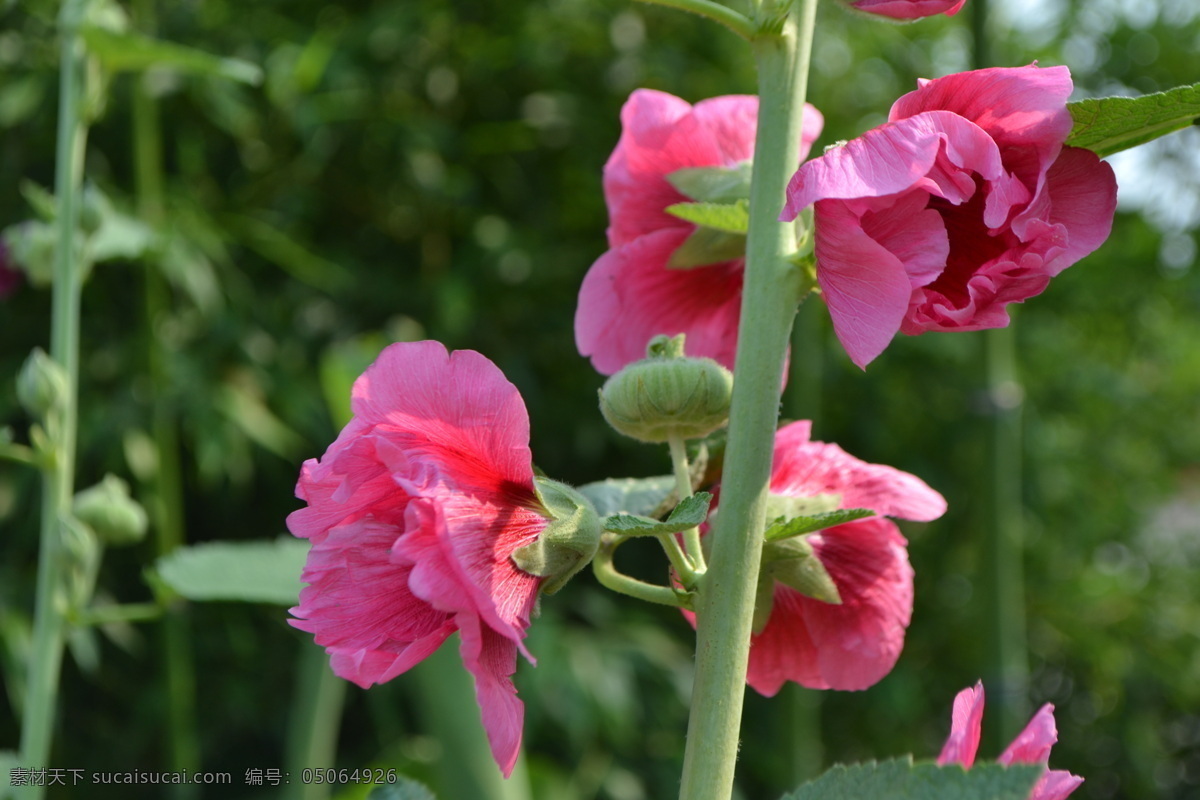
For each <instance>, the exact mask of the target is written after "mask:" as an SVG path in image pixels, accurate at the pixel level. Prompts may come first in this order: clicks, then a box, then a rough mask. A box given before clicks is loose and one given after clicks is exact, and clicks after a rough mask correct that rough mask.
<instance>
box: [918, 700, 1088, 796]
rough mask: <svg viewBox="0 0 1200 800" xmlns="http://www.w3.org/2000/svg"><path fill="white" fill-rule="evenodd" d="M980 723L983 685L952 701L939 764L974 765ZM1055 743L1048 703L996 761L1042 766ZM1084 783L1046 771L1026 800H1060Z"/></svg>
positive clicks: (1064, 775)
mask: <svg viewBox="0 0 1200 800" xmlns="http://www.w3.org/2000/svg"><path fill="white" fill-rule="evenodd" d="M982 724H983V683H982V682H980V683H976V684H975V686H974V687H972V688H967V689H963V690H962V691H961V692H959V693H958V695H957V696H956V697H955V698H954V710H953V711H952V712H951V722H950V736H949V737H948V738H947V739H946V744H945V745H944V746H943V747H942V752H941V754H940V755H939V756H938V764H941V765H945V764H961V765H962V766H963V767H965V768H967V769H970V767H971V766H972V765H973V764H974V763H975V753H976V751H978V749H979V737H980V733H981V728H982ZM1057 741H1058V730H1057V728H1056V727H1055V725H1054V706H1052V705H1051V704H1049V703H1047V704H1046V705H1044V706H1042V707H1041V708H1040V709H1038V712H1037V713H1036V714H1034V715H1033V719H1031V720H1029V724H1028V725H1026V726H1025V730H1023V731H1021V732H1020V733H1019V734H1017V738H1016V739H1013V741H1012V744H1010V745H1009V746H1008V747H1007V748H1005V750H1004V752H1003V753H1001V754H1000V758H998V759H997V761H999V762H1000V763H1001V764H1005V765H1009V764H1041V765H1042V766H1046V765H1047V763H1048V762H1049V760H1050V748H1051V747H1053V746H1054V743H1055V742H1057ZM1082 783H1083V778H1080V777H1079V776H1077V775H1072V774H1071V773H1069V772H1067V771H1066V770H1052V769H1047V770H1046V771H1045V773H1043V774H1042V777H1041V778H1039V779H1038V782H1037V783H1036V784H1034V786H1033V789H1032V790H1031V791H1030V793H1029V800H1063V798H1064V797H1066V796H1067V795H1069V794H1071V792H1073V791H1075V790H1076V789H1077V788H1079V785H1080V784H1082Z"/></svg>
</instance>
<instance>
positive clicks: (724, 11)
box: [641, 0, 754, 39]
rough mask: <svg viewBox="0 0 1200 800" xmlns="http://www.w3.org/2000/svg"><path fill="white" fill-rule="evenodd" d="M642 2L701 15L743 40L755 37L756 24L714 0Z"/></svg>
mask: <svg viewBox="0 0 1200 800" xmlns="http://www.w3.org/2000/svg"><path fill="white" fill-rule="evenodd" d="M641 2H643V3H649V4H652V5H659V6H667V7H669V8H678V9H680V10H682V11H690V12H692V13H693V14H699V15H700V16H702V17H707V18H709V19H711V20H713V21H714V22H719V23H721V24H722V25H724V26H725V27H726V28H729V30H731V31H733V32H734V33H736V34H737V35H738V36H741V37H742V38H743V39H750V38H752V37H753V36H754V23H752V22H751V21H750V20H749V19H748V18H746V17H745V16H743V15H742V14H739V13H738V12H737V11H734V10H733V9H732V8H729V7H728V6H723V5H721V4H720V3H715V2H713V1H712V0H641Z"/></svg>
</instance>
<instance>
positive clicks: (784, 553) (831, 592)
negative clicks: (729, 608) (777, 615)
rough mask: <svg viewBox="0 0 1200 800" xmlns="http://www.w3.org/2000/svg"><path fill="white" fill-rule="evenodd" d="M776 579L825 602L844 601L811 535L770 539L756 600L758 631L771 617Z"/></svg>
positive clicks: (755, 611)
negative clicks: (775, 540)
mask: <svg viewBox="0 0 1200 800" xmlns="http://www.w3.org/2000/svg"><path fill="white" fill-rule="evenodd" d="M776 581H778V582H780V583H782V584H784V585H785V586H790V587H791V588H793V589H795V590H796V591H798V592H800V593H801V594H803V595H805V596H806V597H811V598H813V599H814V600H820V601H821V602H822V603H831V604H833V605H841V603H842V596H841V593H840V592H838V588H837V584H835V583H834V581H833V577H832V576H831V575H830V574H829V571H828V570H826V569H825V566H824V565H823V564H822V563H821V559H819V558H817V555H816V553H815V552H814V550H813V546H812V542H810V541H809V540H808V536H807V535H804V536H793V537H792V538H790V539H783V540H781V541H777V542H767V543H766V544H765V545H764V546H763V555H762V567H761V570H760V572H759V576H758V592H757V595H756V597H755V602H754V632H755V633H762V630H763V628H765V627H766V625H767V620H769V619H770V618H771V605H772V603H773V600H774V596H775V582H776Z"/></svg>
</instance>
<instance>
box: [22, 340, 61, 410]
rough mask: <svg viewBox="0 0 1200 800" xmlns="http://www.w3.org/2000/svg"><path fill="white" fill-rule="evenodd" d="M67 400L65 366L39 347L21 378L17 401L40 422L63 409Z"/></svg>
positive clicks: (23, 367) (26, 361)
mask: <svg viewBox="0 0 1200 800" xmlns="http://www.w3.org/2000/svg"><path fill="white" fill-rule="evenodd" d="M66 398H67V373H66V371H65V370H64V369H63V368H62V366H61V365H60V364H59V363H58V362H57V361H55V360H54V359H52V358H51V357H50V356H48V355H46V351H45V350H43V349H42V348H40V347H35V348H34V350H33V352H32V353H30V354H29V357H28V358H27V359H25V364H24V366H22V367H21V372H20V373H19V374H18V375H17V399H18V400H19V401H20V402H21V405H22V406H23V407H24V408H25V410H26V411H28V412H29V413H30V414H32V415H33V416H34V417H37V418H38V419H46V418H47V417H48V416H49V415H50V414H51V413H53V412H55V411H57V410H59V409H61V408H62V407H63V405H64V403H65V402H66Z"/></svg>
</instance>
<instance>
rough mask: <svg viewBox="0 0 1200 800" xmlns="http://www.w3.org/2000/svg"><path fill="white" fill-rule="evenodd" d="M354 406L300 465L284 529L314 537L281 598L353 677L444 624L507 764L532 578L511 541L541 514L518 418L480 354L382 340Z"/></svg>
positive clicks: (535, 527)
mask: <svg viewBox="0 0 1200 800" xmlns="http://www.w3.org/2000/svg"><path fill="white" fill-rule="evenodd" d="M352 408H353V410H354V418H353V419H352V420H351V422H350V423H349V424H348V425H347V426H346V427H345V429H344V430H342V432H341V434H340V435H339V436H338V438H337V440H336V441H334V443H333V444H332V445H330V446H329V449H328V450H326V451H325V455H324V456H322V457H321V459H320V460H319V461H318V460H316V459H310V460H309V461H306V462H305V463H304V467H303V469H302V471H301V474H300V481H299V483H298V484H297V486H296V494H297V496H298V497H299V498H300V499H302V500H304V501H305V502H306V503H307V506H306V507H305V508H302V509H300V510H298V511H295V512H293V513H292V514H291V515H290V516H289V517H288V528H289V529H290V530H291V531H292V533H293V534H295V535H296V536H298V537H301V538H304V539H308V540H309V541H310V542H311V543H312V548H311V549H310V550H309V554H308V560H307V563H306V564H305V567H304V572H303V575H302V578H303V580H304V581H305V582H306V583H307V584H309V585H308V586H307V587H305V588H304V589H303V590H302V591H301V593H300V604H299V605H298V606H297V607H295V608H293V609H292V610H291V612H292V614H293V615H294V616H295V617H296V619H293V620H289V622H291V624H292V625H294V626H295V627H297V628H299V629H301V630H304V631H308V632H310V633H313V634H315V640H316V643H317V644H319V645H322V646H323V647H325V650H326V652H328V653H329V655H330V657H331V658H330V660H331V666H332V667H333V671H334V672H335V673H337V674H338V675H339V676H341V677H343V678H346V679H347V680H350V681H353V682H354V683H356V684H358V685H359V686H361V687H363V688H366V687H368V686H370V685H371V684H374V683H383V682H384V681H388V680H391V679H392V678H394V677H396V676H397V675H399V674H400V673H402V672H404V671H405V670H407V669H409V668H410V667H412V666H413V665H415V664H416V663H418V662H419V661H421V660H422V659H424V658H425V657H426V656H428V655H430V654H431V653H432V652H433V651H434V650H436V649H437V648H438V646H439V645H441V644H442V642H443V641H444V640H445V639H446V638H447V637H448V636H449V635H450V634H451V633H453V632H455V631H458V632H459V633H460V634H461V639H462V648H461V650H462V657H463V662H464V663H465V664H466V667H467V669H468V670H470V672H471V673H472V674H473V675H474V676H475V689H476V695H477V698H478V700H479V705H480V708H481V709H482V715H483V725H484V728H485V729H486V730H487V735H488V740H489V741H490V743H491V747H492V752H493V754H494V755H495V757H496V761H497V763H498V764H499V765H500V768H501V769H502V770H503V772H504V774H505V775H508V774H509V773H510V772H511V771H512V768H513V765H514V763H515V762H516V758H517V752H518V749H519V747H520V743H521V724H522V718H523V715H524V706H523V705H522V703H521V701H520V700H519V699H517V696H516V689H515V688H514V687H513V683H512V678H511V676H512V674H513V672H514V671H515V670H516V660H517V651H518V650H520V651H521V652H522V653H523V654H524V655H525V656H526V658H528V659H529V660H530V661H531V662H532V661H533V659H532V658H531V657H530V656H529V653H528V652H527V651H526V650H525V647H524V644H523V642H522V640H523V639H524V638H525V631H526V628H527V627H528V625H529V619H530V613H531V612H532V610H533V606H534V602H535V599H536V597H537V593H538V589H539V585H540V582H541V579H540V578H538V577H535V576H533V575H530V574H528V573H526V572H523V571H521V570H520V569H518V568H517V567H516V565H515V564H514V563H513V561H512V558H511V557H512V554H513V551H514V550H516V549H517V548H519V547H522V546H524V545H527V544H530V543H532V542H533V541H534V540H536V539H537V538H538V536H539V534H540V533H541V532H542V531H543V530H544V529H545V528H546V527H547V524H548V522H549V520H548V519H547V518H546V516H544V514H543V512H544V511H545V509H544V508H543V507H542V505H541V503H540V502H539V500H538V497H537V495H536V494H535V489H534V478H533V467H532V459H531V455H530V451H529V417H528V415H527V413H526V411H525V405H524V403H523V402H522V400H521V396H520V395H519V394H518V393H517V389H516V387H514V386H513V385H512V384H511V383H509V382H508V381H507V380H505V378H504V376H503V374H501V372H500V370H499V369H497V368H496V366H495V365H494V364H492V363H491V362H490V361H488V360H487V359H486V358H484V357H483V356H481V355H479V354H478V353H475V352H472V351H470V350H459V351H457V352H455V353H453V354H448V353H447V352H446V349H445V348H444V347H443V346H442V345H441V344H439V343H438V342H411V343H401V344H394V345H391V346H390V347H388V348H387V349H386V350H384V351H383V352H382V353H381V354H380V356H379V358H378V360H376V361H375V363H374V364H372V365H371V366H370V367H369V368H368V369H367V371H366V372H365V373H364V374H363V375H362V376H361V377H360V378H359V379H358V380H357V381H356V382H355V384H354V392H353V396H352Z"/></svg>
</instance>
